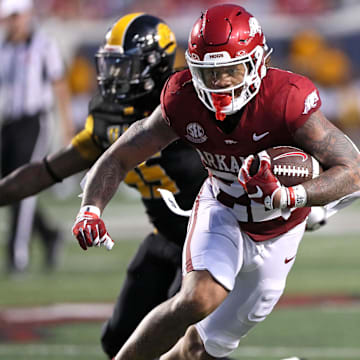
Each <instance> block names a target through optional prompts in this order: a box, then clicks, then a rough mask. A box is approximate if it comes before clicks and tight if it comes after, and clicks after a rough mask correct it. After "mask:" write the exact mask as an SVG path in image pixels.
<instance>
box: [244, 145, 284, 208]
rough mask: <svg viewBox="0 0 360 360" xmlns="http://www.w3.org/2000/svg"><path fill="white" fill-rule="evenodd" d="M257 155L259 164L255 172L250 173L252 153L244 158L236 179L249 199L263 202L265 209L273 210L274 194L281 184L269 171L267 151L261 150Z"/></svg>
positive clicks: (279, 189)
mask: <svg viewBox="0 0 360 360" xmlns="http://www.w3.org/2000/svg"><path fill="white" fill-rule="evenodd" d="M258 157H259V161H260V164H259V169H258V170H257V172H256V173H255V174H254V175H253V176H251V175H250V168H251V164H252V163H253V161H254V159H255V157H254V155H250V156H248V157H247V158H246V159H245V160H244V163H243V164H242V166H241V168H240V171H239V175H238V180H239V182H240V184H241V185H242V186H243V188H244V190H245V191H246V192H247V194H248V196H249V198H250V199H253V200H254V201H256V202H257V203H261V204H264V205H265V208H266V209H269V210H273V209H274V196H275V194H276V193H277V192H278V191H281V189H282V186H281V184H280V182H279V180H278V179H277V178H276V176H275V175H274V174H273V172H272V171H271V161H270V156H269V155H268V153H267V152H266V151H261V152H260V153H259V154H258Z"/></svg>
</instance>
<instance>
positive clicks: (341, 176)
mask: <svg viewBox="0 0 360 360" xmlns="http://www.w3.org/2000/svg"><path fill="white" fill-rule="evenodd" d="M303 186H304V188H305V190H306V193H307V206H321V205H326V204H328V203H329V202H331V201H334V200H338V199H340V198H341V197H343V196H346V195H348V194H351V193H353V192H356V191H359V190H360V174H359V171H357V170H356V167H355V168H349V167H345V166H336V167H333V168H331V169H329V170H327V171H325V172H324V173H322V174H321V175H320V176H319V177H318V178H316V179H313V180H311V181H308V182H306V183H304V184H303Z"/></svg>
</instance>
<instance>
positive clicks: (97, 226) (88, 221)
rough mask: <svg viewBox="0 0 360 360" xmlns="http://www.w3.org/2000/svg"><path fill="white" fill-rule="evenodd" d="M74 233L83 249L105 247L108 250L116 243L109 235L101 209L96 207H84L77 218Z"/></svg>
mask: <svg viewBox="0 0 360 360" xmlns="http://www.w3.org/2000/svg"><path fill="white" fill-rule="evenodd" d="M72 232H73V234H74V236H75V237H76V239H77V241H78V243H79V245H80V246H81V247H82V249H84V250H87V248H88V247H92V246H101V245H105V247H106V248H107V249H108V250H111V249H112V247H113V246H114V241H113V240H112V239H111V237H110V235H109V234H108V232H107V230H106V227H105V224H104V222H103V221H102V220H101V219H100V209H99V208H98V207H96V206H92V205H87V206H83V207H82V208H81V209H80V211H79V214H78V215H77V217H76V220H75V224H74V226H73V228H72Z"/></svg>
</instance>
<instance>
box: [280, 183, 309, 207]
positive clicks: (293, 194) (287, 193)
mask: <svg viewBox="0 0 360 360" xmlns="http://www.w3.org/2000/svg"><path fill="white" fill-rule="evenodd" d="M306 202H307V194H306V190H305V188H304V187H303V186H302V185H296V186H290V187H282V188H281V199H280V209H285V208H299V207H304V206H305V205H306Z"/></svg>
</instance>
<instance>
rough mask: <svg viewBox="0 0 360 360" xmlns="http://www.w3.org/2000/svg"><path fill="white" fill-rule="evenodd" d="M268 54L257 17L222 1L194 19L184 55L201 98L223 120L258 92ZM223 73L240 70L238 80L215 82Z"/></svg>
mask: <svg viewBox="0 0 360 360" xmlns="http://www.w3.org/2000/svg"><path fill="white" fill-rule="evenodd" d="M270 53H271V51H268V47H267V45H266V42H265V36H264V34H263V32H262V29H261V26H260V24H259V22H258V21H257V20H256V18H255V17H253V16H252V15H251V14H250V13H248V12H247V11H246V10H245V9H244V8H243V7H241V6H238V5H234V4H222V5H216V6H213V7H211V8H209V9H208V10H207V11H206V12H205V13H203V14H202V15H201V16H200V18H199V19H198V20H197V21H196V23H195V24H194V26H193V28H192V31H191V33H190V37H189V43H188V49H187V51H186V55H185V56H186V61H187V63H188V65H189V69H190V71H191V74H192V80H193V84H194V87H195V89H196V91H197V94H198V96H199V98H200V100H201V101H202V102H203V103H204V104H205V106H206V107H207V108H208V109H210V110H212V111H215V112H216V113H217V118H218V119H219V120H223V119H224V118H225V115H226V114H232V113H234V112H236V111H238V110H239V109H241V108H242V107H243V106H244V105H245V104H247V103H248V102H249V101H250V100H251V99H252V98H253V97H254V96H255V95H256V94H257V93H258V91H259V89H260V84H261V79H262V78H264V76H265V75H266V66H265V60H266V58H267V57H268V56H269V55H270ZM224 72H225V73H226V74H230V76H232V75H234V74H236V73H239V74H240V77H239V78H240V80H239V81H238V82H235V83H234V81H232V82H229V83H228V84H227V85H226V86H219V85H216V81H215V80H214V79H216V77H218V78H220V77H221V76H222V74H223V73H224Z"/></svg>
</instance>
